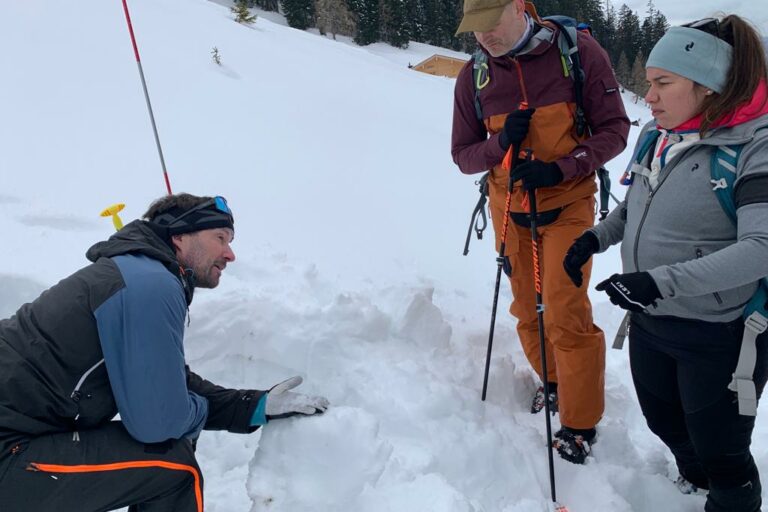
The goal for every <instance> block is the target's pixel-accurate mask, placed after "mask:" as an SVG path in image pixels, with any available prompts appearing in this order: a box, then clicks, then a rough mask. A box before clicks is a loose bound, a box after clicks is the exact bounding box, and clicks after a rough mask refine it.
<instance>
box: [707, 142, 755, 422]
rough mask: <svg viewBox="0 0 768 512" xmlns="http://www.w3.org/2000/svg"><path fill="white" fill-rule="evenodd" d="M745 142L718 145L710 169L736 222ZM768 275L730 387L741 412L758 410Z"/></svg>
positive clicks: (749, 316)
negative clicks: (758, 369) (737, 185)
mask: <svg viewBox="0 0 768 512" xmlns="http://www.w3.org/2000/svg"><path fill="white" fill-rule="evenodd" d="M743 147H744V145H743V144H742V145H733V146H718V147H717V149H715V151H713V153H712V161H711V164H710V173H711V180H710V182H711V183H712V191H713V192H714V193H715V195H716V196H717V199H718V201H719V202H720V206H721V207H722V208H723V211H725V213H726V214H727V215H728V218H730V219H731V222H733V223H734V224H736V219H737V218H736V204H735V202H734V200H733V183H734V181H736V165H737V164H738V162H739V155H740V154H741V150H742V149H743ZM767 301H768V278H763V279H761V280H760V285H759V286H758V288H757V292H755V295H753V296H752V298H751V299H750V301H749V302H748V303H747V305H746V307H745V308H744V315H743V316H744V335H743V336H742V339H741V349H740V350H739V361H738V363H736V370H734V372H733V378H732V380H731V383H730V384H728V389H730V390H731V391H735V392H736V396H737V397H738V402H739V414H741V415H742V416H755V415H756V414H757V392H756V390H755V383H754V381H753V380H752V375H753V374H754V373H755V364H756V362H757V349H756V347H755V344H756V341H757V337H758V336H760V335H761V334H762V333H764V332H765V331H766V329H768V307H766V306H768V304H766V302H767Z"/></svg>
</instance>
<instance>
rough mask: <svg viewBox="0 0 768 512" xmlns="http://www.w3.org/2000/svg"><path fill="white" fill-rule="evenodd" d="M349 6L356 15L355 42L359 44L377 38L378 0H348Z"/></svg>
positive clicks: (373, 40)
mask: <svg viewBox="0 0 768 512" xmlns="http://www.w3.org/2000/svg"><path fill="white" fill-rule="evenodd" d="M349 7H350V10H351V11H352V13H353V14H354V15H355V16H356V17H357V34H355V42H356V43H357V44H359V45H361V46H365V45H367V44H371V43H375V42H376V41H378V40H379V2H378V0H349Z"/></svg>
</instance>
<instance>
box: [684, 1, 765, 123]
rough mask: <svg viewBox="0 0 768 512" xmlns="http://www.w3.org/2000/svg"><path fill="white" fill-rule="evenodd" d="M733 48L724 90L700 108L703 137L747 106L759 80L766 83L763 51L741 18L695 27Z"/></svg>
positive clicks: (747, 23)
mask: <svg viewBox="0 0 768 512" xmlns="http://www.w3.org/2000/svg"><path fill="white" fill-rule="evenodd" d="M693 28H697V29H699V30H703V31H704V32H707V33H709V34H712V35H714V36H716V37H719V38H720V39H722V40H723V41H725V42H726V43H728V44H730V45H731V46H733V59H732V62H731V67H730V69H729V70H728V77H727V81H726V84H725V88H724V89H723V91H722V92H721V93H720V94H714V95H712V96H707V97H706V98H705V99H704V102H703V103H702V106H701V112H702V114H703V119H702V122H701V129H700V132H699V133H700V134H701V136H702V137H703V136H704V134H705V133H706V132H707V130H708V129H709V128H710V126H712V123H714V122H715V121H717V120H718V119H720V118H722V117H723V116H725V115H727V114H729V113H731V112H733V111H735V110H736V108H738V107H739V106H741V105H743V104H745V103H748V102H749V101H750V100H751V99H752V96H754V94H755V91H757V86H758V85H759V83H760V81H761V80H768V64H767V63H766V54H765V48H764V47H763V42H762V41H761V39H760V35H759V34H758V32H757V30H756V29H755V28H754V27H753V26H752V25H751V24H750V23H749V22H747V21H746V20H745V19H744V18H741V17H739V16H736V15H735V14H731V15H728V16H725V17H724V18H722V19H721V20H719V21H718V20H714V22H713V23H706V24H703V25H701V26H696V27H693Z"/></svg>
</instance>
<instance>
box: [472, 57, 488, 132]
mask: <svg viewBox="0 0 768 512" xmlns="http://www.w3.org/2000/svg"><path fill="white" fill-rule="evenodd" d="M472 59H473V64H472V82H473V83H474V85H475V115H477V119H478V120H479V121H480V122H482V121H483V106H482V105H481V104H480V91H481V90H483V89H484V88H485V86H486V85H488V83H489V82H490V81H491V74H490V71H489V69H488V55H486V54H485V52H484V51H482V50H477V51H476V52H475V53H474V55H472Z"/></svg>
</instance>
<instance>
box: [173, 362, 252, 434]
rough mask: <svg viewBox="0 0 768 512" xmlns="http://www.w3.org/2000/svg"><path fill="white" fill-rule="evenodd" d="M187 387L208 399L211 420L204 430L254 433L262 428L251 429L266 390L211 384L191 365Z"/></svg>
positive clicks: (188, 370)
mask: <svg viewBox="0 0 768 512" xmlns="http://www.w3.org/2000/svg"><path fill="white" fill-rule="evenodd" d="M187 387H188V389H189V390H190V391H192V392H193V393H197V394H198V395H200V396H202V397H205V398H206V399H207V400H208V419H207V420H206V422H205V426H204V427H203V429H204V430H228V431H229V432H233V433H235V434H250V433H251V432H254V431H255V430H256V429H258V428H259V427H258V426H256V427H252V426H251V417H252V416H253V412H254V411H255V410H256V407H257V406H258V405H259V400H260V399H261V397H262V396H264V394H265V393H266V391H259V390H255V389H227V388H223V387H221V386H217V385H216V384H214V383H212V382H209V381H207V380H205V379H203V378H202V377H200V376H199V375H197V374H196V373H194V372H192V371H191V370H190V369H189V366H187Z"/></svg>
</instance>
